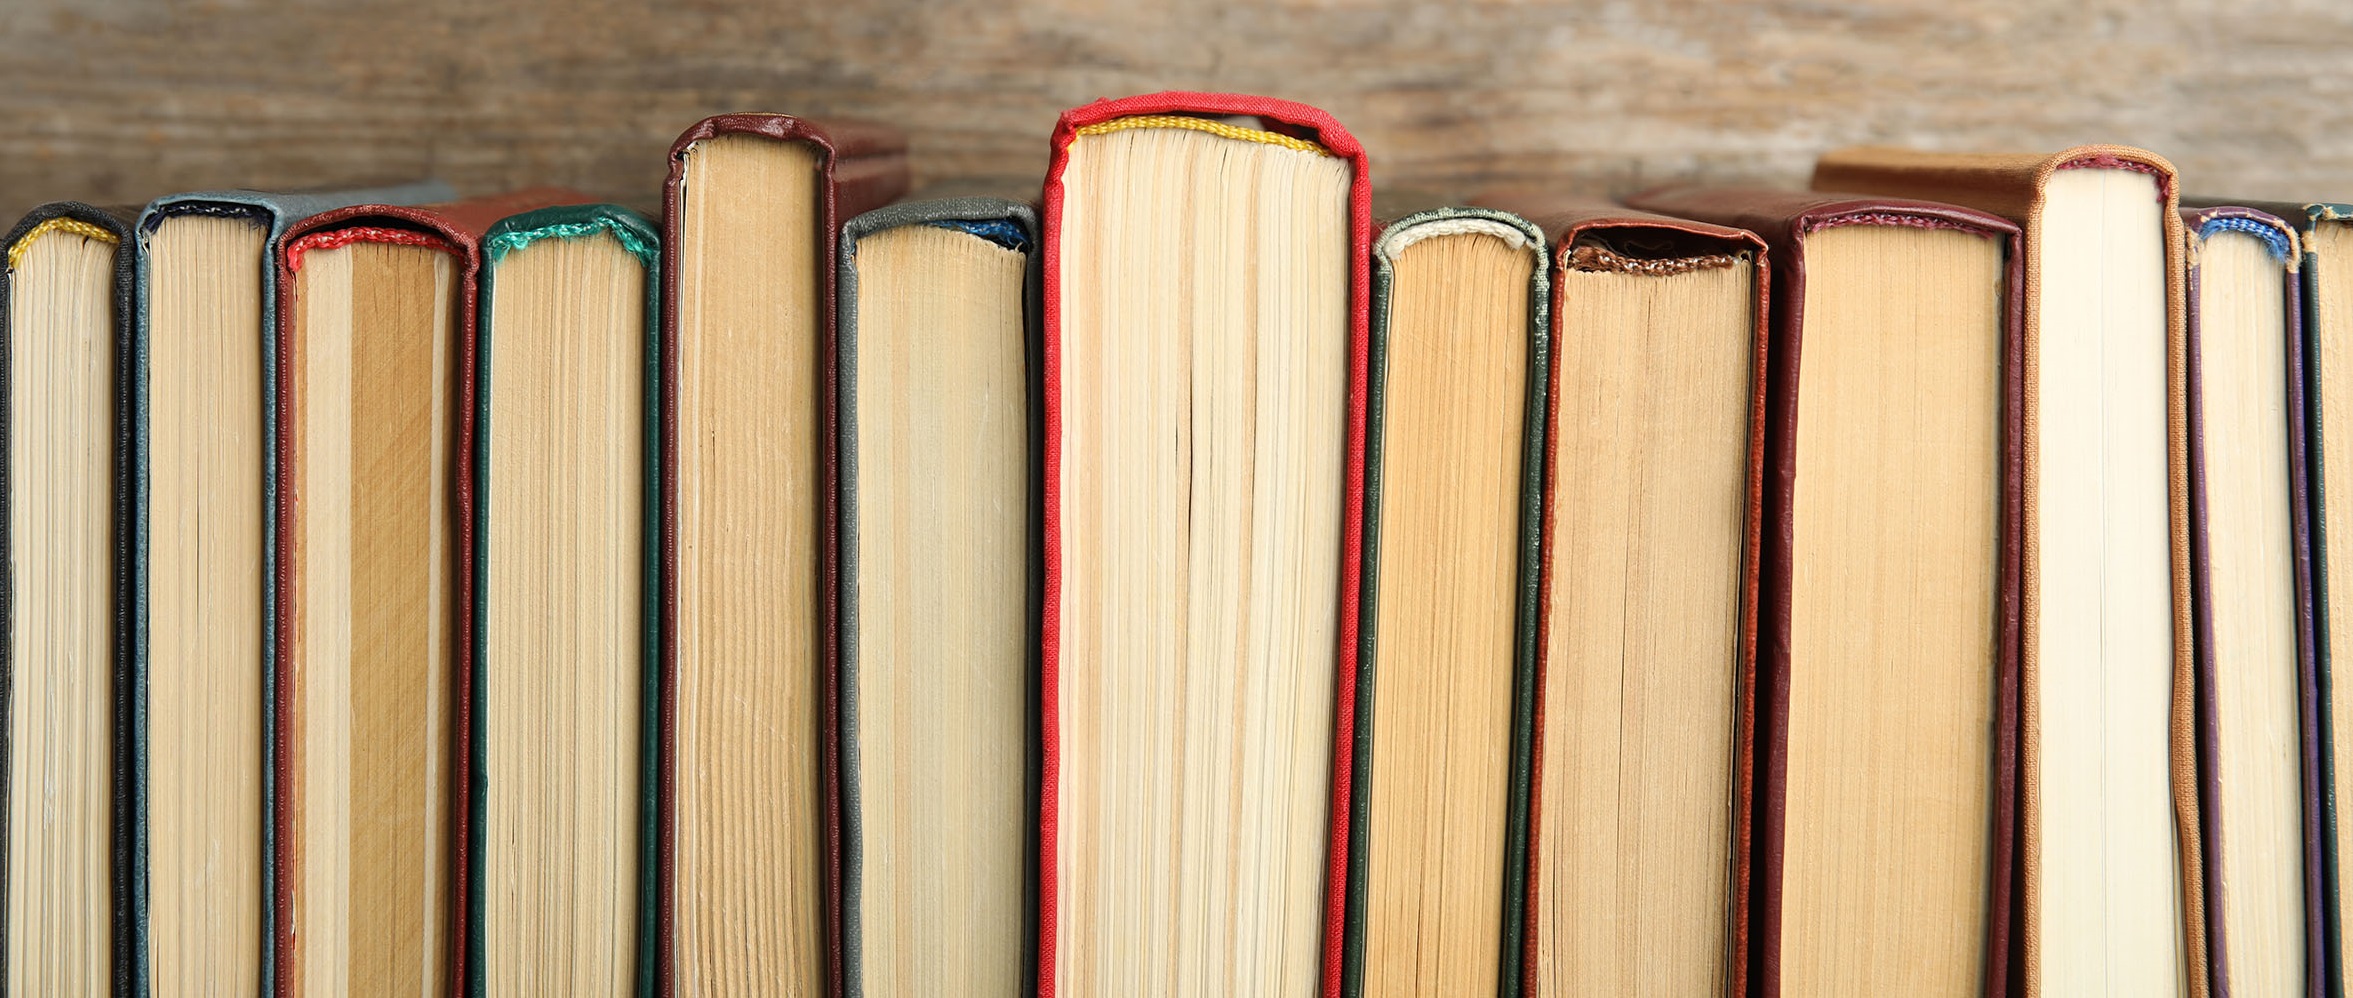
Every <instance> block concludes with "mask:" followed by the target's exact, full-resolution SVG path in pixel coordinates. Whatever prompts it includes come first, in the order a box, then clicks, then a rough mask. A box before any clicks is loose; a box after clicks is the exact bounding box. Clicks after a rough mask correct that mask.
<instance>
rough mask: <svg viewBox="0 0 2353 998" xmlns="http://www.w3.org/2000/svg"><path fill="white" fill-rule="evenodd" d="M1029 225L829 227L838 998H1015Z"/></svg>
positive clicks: (1030, 714)
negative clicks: (836, 596)
mask: <svg viewBox="0 0 2353 998" xmlns="http://www.w3.org/2000/svg"><path fill="white" fill-rule="evenodd" d="M1038 250H1039V246H1038V237H1037V210H1036V209H1035V208H1033V207H1031V206H1030V205H1027V204H1022V203H1017V202H1012V201H1006V200H1002V199H997V198H984V197H973V198H958V199H953V200H937V201H918V202H910V203H904V204H897V205H892V206H889V207H885V208H878V209H875V210H873V211H869V212H867V213H865V214H862V215H859V216H858V217H856V218H853V219H850V220H849V222H848V223H847V224H845V225H844V226H843V227H842V235H841V265H840V275H839V277H838V278H837V280H838V282H839V283H838V284H837V285H836V286H837V287H838V288H839V294H840V298H841V308H840V313H839V344H840V347H839V351H838V356H839V358H840V361H841V371H840V375H839V378H840V381H839V384H840V386H841V415H842V418H841V445H840V446H841V459H840V468H841V511H842V523H841V543H842V561H841V642H842V645H841V649H842V651H841V654H842V661H841V696H842V699H841V736H842V745H841V760H842V770H841V780H842V784H841V800H842V871H841V882H842V932H843V951H844V966H843V970H844V977H845V978H846V981H845V985H846V989H847V991H848V993H849V994H850V995H851V996H853V998H855V996H859V995H868V996H876V998H880V996H902V995H903V996H910V998H912V996H920V995H937V994H963V995H974V996H983V995H998V996H1005V998H1014V996H1018V995H1021V994H1023V993H1024V992H1025V991H1026V990H1027V988H1028V985H1029V983H1030V981H1031V980H1032V978H1031V976H1030V974H1031V973H1032V972H1033V967H1032V965H1031V964H1029V963H1028V961H1027V957H1028V955H1029V942H1030V937H1029V934H1028V932H1027V929H1028V927H1029V926H1030V924H1031V923H1030V921H1029V914H1030V912H1031V910H1032V909H1031V907H1030V905H1031V904H1032V903H1033V900H1034V895H1033V894H1032V892H1031V891H1030V883H1031V879H1030V878H1031V876H1032V875H1033V874H1034V872H1035V871H1034V869H1033V868H1032V865H1031V862H1030V860H1031V856H1032V846H1033V842H1032V839H1033V833H1034V831H1035V829H1036V823H1035V820H1034V818H1035V815H1036V810H1035V808H1036V806H1037V798H1036V766H1035V759H1034V757H1033V752H1032V746H1033V745H1034V744H1035V736H1036V730H1037V725H1036V716H1035V715H1036V709H1035V701H1036V695H1037V682H1036V678H1037V672H1036V661H1037V658H1036V653H1037V645H1036V641H1037V633H1036V631H1035V630H1034V629H1033V622H1034V621H1035V620H1036V619H1037V618H1036V612H1037V594H1038V588H1037V582H1038V571H1037V560H1036V558H1035V557H1034V552H1035V551H1036V538H1037V522H1036V516H1037V514H1036V510H1037V508H1038V504H1037V501H1036V500H1037V470H1038V462H1037V458H1036V437H1037V429H1038V425H1039V424H1038V419H1037V415H1038V408H1037V383H1036V371H1037V366H1036V359H1037V348H1038V338H1037V335H1036V328H1037V317H1038V309H1037V297H1036V295H1037V277H1038V267H1037V260H1038Z"/></svg>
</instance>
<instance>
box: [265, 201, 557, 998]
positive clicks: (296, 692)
mask: <svg viewBox="0 0 2353 998" xmlns="http://www.w3.org/2000/svg"><path fill="white" fill-rule="evenodd" d="M577 199H578V195H574V194H571V193H569V192H565V191H556V190H532V191H522V192H517V193H514V194H509V195H504V196H500V197H489V198H478V199H475V200H471V201H463V202H457V203H453V204H440V205H431V206H424V207H410V206H403V205H398V204H388V203H372V204H355V205H350V206H346V207H341V208H335V209H330V210H327V211H324V212H321V213H319V214H316V215H313V216H311V217H309V218H307V219H304V220H302V221H300V222H296V223H294V224H293V225H291V226H289V227H287V228H286V229H285V230H284V231H283V232H282V234H281V235H280V237H279V242H280V247H279V249H278V251H277V253H276V255H275V262H274V268H275V272H276V273H275V281H274V284H275V286H276V289H277V290H276V301H277V303H278V305H279V308H278V314H277V323H276V330H275V335H274V336H273V337H272V346H271V351H270V353H269V355H268V357H267V361H266V363H267V371H268V376H269V384H270V394H269V397H270V399H271V400H272V401H271V405H270V407H269V410H268V413H269V415H268V419H269V424H268V425H269V428H270V434H269V437H268V439H269V440H270V446H271V455H270V463H269V469H270V477H269V478H268V480H267V481H266V483H265V484H264V494H265V495H266V496H268V500H269V503H270V505H271V509H272V514H271V516H272V519H271V531H270V535H269V543H270V547H271V551H272V559H271V579H270V581H269V584H268V588H267V590H266V592H267V593H268V595H269V600H268V606H269V608H270V610H271V612H272V628H273V634H272V658H271V660H270V661H271V662H272V663H273V665H274V670H273V673H272V675H271V676H270V679H271V687H270V689H269V692H268V695H269V697H270V703H269V715H268V717H269V721H268V724H269V729H270V739H269V742H268V747H267V748H266V750H265V751H266V752H267V753H268V757H269V758H270V760H271V762H272V765H273V766H274V773H275V779H274V782H273V786H272V792H271V800H272V804H273V811H272V823H271V828H270V834H271V835H272V837H273V839H274V841H273V843H272V845H273V848H272V850H271V854H270V855H271V867H270V870H269V877H270V882H271V884H272V895H271V903H272V913H271V921H272V929H273V932H272V936H271V941H272V946H271V957H272V959H273V960H274V962H275V968H274V969H275V971H276V972H275V974H274V979H273V980H271V982H270V984H271V990H272V993H275V994H279V995H296V994H342V993H347V992H350V991H353V990H364V991H369V992H371V993H378V994H396V993H406V994H411V995H429V994H430V995H440V994H447V993H449V992H450V991H451V989H452V986H453V982H455V981H458V980H463V979H464V978H463V976H462V975H463V974H464V972H465V970H466V968H467V967H468V963H469V956H470V954H471V952H472V951H471V950H470V949H469V947H468V946H467V945H466V940H465V938H464V936H463V935H462V933H463V931H464V926H465V925H466V924H467V918H468V913H469V911H470V908H469V905H468V900H469V894H468V892H469V889H471V888H473V887H474V885H475V883H476V881H475V880H474V879H473V877H472V875H471V871H470V869H469V866H468V860H469V857H470V855H471V853H470V852H469V850H468V848H467V846H468V843H467V840H466V838H465V829H466V827H467V823H468V821H469V820H471V818H472V817H473V816H474V812H475V809H476V808H477V807H478V806H479V804H480V801H481V797H480V794H479V793H478V792H477V790H478V788H476V787H472V786H469V781H468V779H467V776H468V773H469V770H470V768H471V764H472V760H471V758H470V751H471V749H472V747H473V745H474V739H475V734H476V733H475V732H474V731H473V730H471V727H470V722H471V721H472V720H474V719H476V715H475V714H474V713H473V711H474V708H475V704H474V703H473V701H472V700H471V699H470V698H469V696H468V693H467V691H468V689H469V686H470V684H471V683H472V682H473V681H474V678H475V677H474V666H475V663H476V662H477V661H478V659H477V658H476V656H475V654H474V648H473V645H472V643H471V641H470V640H469V638H468V635H469V634H470V633H471V631H472V627H473V621H472V619H471V617H470V614H469V611H468V610H467V607H469V606H470V605H471V604H472V602H473V600H474V598H475V593H476V583H477V580H478V578H479V576H478V575H477V574H476V571H475V569H474V567H473V564H472V561H471V559H470V558H469V557H468V555H467V552H468V549H469V547H470V546H471V544H472V543H473V541H474V540H476V539H477V529H478V527H477V524H475V523H474V522H473V521H472V520H471V519H470V518H469V517H468V516H467V515H466V511H465V506H464V504H465V502H466V498H465V497H466V496H468V495H469V489H470V485H471V479H472V474H473V471H472V468H471V466H470V457H471V455H472V454H473V452H474V448H475V445H476V442H477V437H476V432H475V431H476V424H475V422H474V420H473V419H471V418H470V413H471V409H470V407H469V402H470V401H471V400H472V398H473V376H474V374H475V370H476V367H475V365H476V363H477V356H478V353H477V348H478V339H477V333H478V326H477V323H476V320H475V304H476V297H475V292H476V286H477V284H476V282H477V278H478V276H479V273H480V269H481V265H482V255H483V249H482V247H483V240H484V238H485V236H486V234H487V233H488V232H489V231H490V229H491V228H492V226H493V225H494V224H495V223H497V222H498V221H499V220H500V219H502V218H504V217H506V216H508V215H511V214H514V213H516V212H518V211H525V210H529V209H532V208H537V207H541V206H545V205H549V204H556V203H561V202H565V201H570V200H577Z"/></svg>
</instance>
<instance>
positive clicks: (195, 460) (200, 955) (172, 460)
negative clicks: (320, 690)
mask: <svg viewBox="0 0 2353 998" xmlns="http://www.w3.org/2000/svg"><path fill="white" fill-rule="evenodd" d="M450 195H451V192H450V191H449V189H448V188H447V187H445V186H443V185H441V184H437V183H420V184H411V185H406V186H401V187H387V188H380V189H373V190H353V191H340V192H335V193H322V194H268V193H262V192H259V191H207V192H199V193H191V194H175V195H171V196H169V197H163V198H157V199H156V200H155V201H153V202H151V203H149V204H148V205H147V210H146V211H144V212H142V213H141V214H140V216H139V224H138V227H137V230H136V232H137V240H138V262H137V268H138V282H137V300H136V303H135V306H134V311H135V313H136V320H137V321H136V324H135V326H134V330H133V336H132V345H131V368H130V378H131V391H132V393H133V395H132V403H131V417H132V420H133V425H132V429H131V444H132V447H133V448H134V453H133V455H132V458H131V474H132V481H133V487H132V501H133V509H132V514H131V516H132V523H133V528H132V531H131V533H130V535H129V539H130V543H131V566H130V573H131V586H132V588H133V591H134V592H135V593H137V594H138V596H139V598H137V599H136V600H134V602H133V604H132V613H131V618H130V623H131V676H132V680H131V682H132V689H131V700H132V705H133V706H132V714H133V717H134V719H135V724H134V730H133V732H132V750H131V758H130V760H129V763H130V766H131V770H132V772H131V781H132V783H133V785H134V786H135V787H136V788H137V790H136V792H135V793H134V797H133V799H134V800H135V802H136V803H137V805H138V807H139V808H140V813H139V815H138V816H137V817H136V818H135V819H134V823H133V827H132V837H133V856H134V859H133V861H132V868H131V904H132V907H133V909H134V910H135V911H136V912H137V916H136V917H135V918H134V920H133V923H132V928H133V931H134V933H135V934H136V937H135V938H134V940H133V942H132V951H133V952H134V953H136V954H138V960H137V962H136V964H135V966H134V968H133V977H134V980H133V985H132V990H133V993H134V994H142V995H143V994H147V993H148V992H149V991H150V990H154V989H155V988H151V986H150V982H151V981H152V982H159V983H160V985H161V987H160V990H164V991H167V992H178V991H180V990H182V989H193V990H205V989H219V990H224V991H228V992H231V993H236V994H254V993H260V992H262V991H263V990H264V988H265V987H266V984H265V982H267V981H268V980H269V979H270V975H271V972H272V969H273V967H272V964H273V962H274V959H273V958H274V950H273V949H272V948H271V947H270V946H268V945H267V944H266V940H268V939H270V938H271V937H272V935H273V930H272V928H271V926H270V919H271V907H270V904H269V901H268V899H269V898H270V897H271V894H272V891H273V890H274V885H273V884H272V883H271V870H272V867H271V864H270V862H269V855H270V851H271V848H272V844H271V834H270V832H271V828H270V823H269V820H268V819H269V814H270V809H271V806H272V804H271V801H270V795H271V791H272V786H271V780H270V774H271V773H272V772H273V771H274V770H273V767H272V765H271V760H270V758H269V744H270V743H269V739H268V737H267V736H266V732H267V730H268V724H269V717H270V703H271V700H270V696H269V690H270V688H271V679H270V677H271V675H272V672H273V670H274V669H275V668H276V663H275V660H274V658H273V651H274V648H273V646H272V644H271V642H270V640H269V634H270V631H269V622H270V618H271V615H272V614H274V613H275V610H274V609H273V606H272V603H273V600H274V598H275V596H276V593H275V591H274V590H273V589H272V588H271V586H270V573H269V567H268V566H269V564H270V559H271V558H272V557H273V556H274V552H273V550H272V542H273V540H274V536H273V534H272V532H271V531H270V529H269V525H270V520H271V517H270V512H269V510H270V500H269V498H268V497H267V496H266V495H265V492H266V490H267V489H268V488H269V487H270V485H271V483H272V482H274V481H275V479H274V477H273V475H272V473H271V471H270V469H269V462H270V460H271V459H272V457H273V455H272V453H271V450H270V448H269V446H268V445H267V444H266V441H268V440H271V439H273V438H274V436H273V434H272V433H271V432H270V428H271V426H272V425H273V423H274V421H275V420H276V419H277V409H276V406H275V400H276V397H277V382H276V378H275V371H276V362H277V353H276V351H277V340H278V327H277V322H278V282H277V280H276V275H277V263H276V260H277V255H278V251H279V248H280V245H281V239H282V237H283V236H284V235H285V232H286V230H287V228H288V227H289V226H291V225H293V224H294V223H296V222H299V221H301V220H302V219H305V218H308V217H309V216H311V215H315V214H317V213H319V212H321V211H326V210H328V209H331V208H339V207H343V206H346V205H351V204H358V203H363V202H389V203H395V204H408V203H414V202H419V201H430V200H435V199H440V198H446V197H449V196H450Z"/></svg>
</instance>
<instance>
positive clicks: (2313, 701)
mask: <svg viewBox="0 0 2353 998" xmlns="http://www.w3.org/2000/svg"><path fill="white" fill-rule="evenodd" d="M2181 218H2182V227H2183V229H2184V230H2185V232H2186V233H2187V235H2188V240H2189V243H2188V253H2187V254H2186V256H2187V259H2188V261H2189V266H2188V268H2187V280H2188V287H2187V293H2188V300H2189V309H2188V320H2189V326H2188V335H2189V410H2190V411H2189V428H2190V439H2189V451H2190V453H2189V459H2190V559H2191V562H2192V565H2193V571H2192V573H2191V576H2190V586H2191V590H2190V598H2191V605H2192V613H2193V614H2194V618H2195V619H2194V623H2195V626H2196V630H2197V634H2198V639H2199V640H2198V643H2197V646H2196V648H2195V649H2194V651H2193V654H2194V655H2195V656H2196V670H2197V671H2196V676H2197V702H2198V707H2197V725H2198V732H2197V736H2198V791H2199V794H2200V795H2201V797H2202V798H2203V800H2204V806H2202V807H2201V808H2199V815H2198V816H2199V820H2200V821H2201V822H2202V824H2203V834H2204V836H2205V840H2206V841H2208V842H2212V843H2215V844H2216V845H2215V848H2213V849H2211V850H2208V851H2207V853H2206V856H2205V869H2204V875H2205V883H2206V896H2207V899H2208V902H2209V903H2208V904H2207V907H2206V939H2207V943H2206V950H2207V966H2208V968H2209V969H2210V970H2211V972H2212V974H2213V978H2212V984H2211V987H2212V989H2213V994H2215V995H2217V996H2227V995H2229V994H2231V992H2232V988H2231V984H2230V981H2231V978H2230V938H2229V933H2228V931H2227V930H2228V928H2229V927H2228V926H2227V925H2226V924H2225V923H2224V918H2223V906H2222V898H2223V894H2224V892H2226V891H2228V890H2229V889H2230V883H2229V881H2228V880H2227V879H2226V878H2225V877H2224V876H2223V873H2224V870H2223V868H2222V849H2221V845H2220V843H2221V842H2222V776H2221V767H2222V760H2221V756H2220V752H2219V748H2220V724H2221V719H2220V717H2219V716H2218V714H2217V704H2216V700H2215V695H2216V691H2215V661H2214V647H2213V643H2212V640H2211V635H2212V634H2213V630H2214V585H2213V582H2212V580H2211V578H2210V577H2209V575H2208V571H2209V569H2208V566H2209V565H2210V564H2211V563H2212V562H2211V558H2210V556H2209V555H2208V553H2207V551H2208V549H2207V540H2206V517H2207V509H2208V507H2207V500H2206V433H2205V430H2206V424H2205V399H2204V391H2203V378H2202V373H2203V371H2202V369H2203V363H2202V361H2201V359H2200V350H2199V344H2200V332H2201V330H2200V325H2201V322H2200V317H2199V315H2198V301H2199V287H2200V283H2201V282H2200V279H2199V278H2200V269H2199V261H2200V258H2201V257H2202V256H2203V254H2202V253H2201V252H2200V251H2201V249H2202V248H2203V247H2204V245H2205V243H2206V240H2207V239H2209V238H2212V237H2213V236H2214V235H2216V234H2217V233H2221V232H2228V231H2241V232H2247V233H2250V234H2253V235H2255V236H2256V237H2257V238H2258V239H2261V240H2262V241H2263V243H2264V245H2265V247H2266V248H2267V249H2269V250H2270V251H2271V252H2272V254H2273V258H2274V259H2275V260H2277V261H2278V262H2279V264H2280V285H2281V290H2280V293H2281V295H2282V296H2283V301H2284V302H2285V304H2286V308H2285V310H2284V312H2285V315H2286V317H2287V324H2288V328H2287V340H2288V349H2287V374H2288V378H2287V381H2288V383H2287V386H2286V387H2287V404H2286V406H2285V410H2286V416H2287V419H2288V488H2289V502H2290V504H2291V512H2290V514H2289V517H2288V523H2289V531H2290V533H2291V535H2292V544H2293V546H2294V551H2295V562H2294V565H2293V575H2294V578H2295V590H2294V591H2295V598H2296V663H2297V683H2296V685H2297V698H2298V701H2299V709H2298V711H2297V713H2298V715H2299V729H2300V735H2299V738H2300V742H2299V745H2298V750H2299V751H2298V757H2299V759H2300V762H2301V765H2300V766H2299V767H2298V768H2299V769H2300V770H2301V772H2302V774H2303V775H2302V780H2303V795H2302V798H2303V801H2304V807H2303V809H2302V810H2303V813H2302V814H2301V815H2299V816H2298V824H2299V825H2300V826H2301V827H2302V838H2303V843H2304V878H2303V883H2302V884H2300V885H2298V891H2299V892H2300V893H2301V894H2302V895H2303V897H2304V938H2305V947H2304V963H2305V968H2304V983H2305V986H2304V989H2303V993H2304V994H2305V995H2306V996H2307V998H2321V996H2322V994H2323V993H2324V990H2325V989H2324V986H2323V982H2324V980H2325V978H2326V976H2327V974H2326V967H2327V961H2326V944H2325V942H2324V939H2325V937H2324V935H2323V933H2322V920H2323V914H2322V909H2323V904H2324V897H2323V894H2322V883H2321V871H2322V848H2323V847H2322V839H2321V808H2320V806H2319V805H2320V802H2321V799H2322V791H2321V786H2322V784H2321V782H2320V780H2321V766H2322V761H2321V760H2322V759H2323V756H2322V754H2321V737H2320V725H2321V714H2322V705H2323V704H2324V703H2325V701H2322V700H2321V699H2320V698H2319V687H2320V679H2319V671H2318V655H2317V654H2316V651H2315V643H2316V641H2317V633H2316V629H2315V626H2314V625H2315V616H2314V602H2313V598H2312V591H2313V590H2312V582H2313V571H2312V562H2313V557H2314V554H2313V548H2312V545H2311V534H2312V531H2311V524H2312V515H2311V506H2310V499H2311V490H2310V477H2309V471H2308V465H2309V461H2310V459H2311V454H2312V449H2311V445H2310V443H2309V441H2308V438H2307V433H2308V432H2309V428H2308V427H2309V424H2308V422H2307V418H2308V417H2307V413H2306V409H2305V406H2306V402H2307V400H2308V399H2309V398H2310V395H2308V394H2307V392H2306V390H2305V381H2304V374H2305V372H2304V364H2305V355H2306V350H2307V349H2308V347H2307V345H2306V342H2305V331H2304V330H2305V326H2304V315H2303V307H2302V305H2303V297H2304V296H2303V290H2304V288H2303V278H2302V277H2301V276H2300V271H2301V270H2302V269H2303V268H2302V267H2301V266H2300V265H2301V263H2302V260H2301V259H2300V256H2299V254H2298V253H2297V245H2298V240H2297V238H2296V230H2294V229H2293V228H2290V227H2289V225H2288V223H2287V222H2285V221H2283V220H2281V219H2280V218H2279V217H2278V216H2276V215H2272V214H2269V213H2266V212H2262V211H2257V210H2255V209H2252V208H2243V207H2231V206H2214V207H2206V208H2194V209H2183V211H2182V213H2181Z"/></svg>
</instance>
